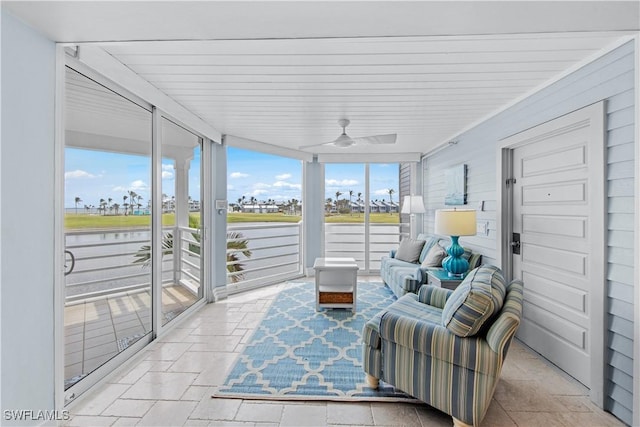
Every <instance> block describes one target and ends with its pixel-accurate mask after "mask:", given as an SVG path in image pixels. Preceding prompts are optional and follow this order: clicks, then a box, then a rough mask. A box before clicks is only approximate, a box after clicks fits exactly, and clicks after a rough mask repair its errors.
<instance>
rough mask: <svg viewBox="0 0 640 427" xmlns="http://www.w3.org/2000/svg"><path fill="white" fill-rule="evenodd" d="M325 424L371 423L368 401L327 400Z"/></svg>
mask: <svg viewBox="0 0 640 427" xmlns="http://www.w3.org/2000/svg"><path fill="white" fill-rule="evenodd" d="M327 424H348V425H356V424H358V425H372V424H373V414H372V413H371V404H370V403H368V402H367V403H357V402H328V403H327Z"/></svg>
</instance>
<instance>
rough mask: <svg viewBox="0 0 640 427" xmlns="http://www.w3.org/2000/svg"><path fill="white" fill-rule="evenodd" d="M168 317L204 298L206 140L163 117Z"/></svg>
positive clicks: (164, 315)
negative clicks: (203, 144) (202, 187)
mask: <svg viewBox="0 0 640 427" xmlns="http://www.w3.org/2000/svg"><path fill="white" fill-rule="evenodd" d="M161 152H162V225H163V233H162V246H163V254H164V255H163V258H162V322H163V324H166V323H167V322H169V321H170V320H172V319H174V318H176V317H177V316H178V315H179V314H180V313H182V312H183V311H184V310H186V309H187V308H189V307H190V306H191V305H193V303H195V302H196V301H197V300H198V299H200V298H202V295H203V293H202V289H203V288H202V286H201V280H200V279H201V277H203V276H202V266H203V262H202V260H203V252H202V251H203V247H202V245H201V236H202V233H201V206H202V203H201V195H200V193H201V192H200V177H201V169H200V168H201V157H202V155H201V153H202V147H201V141H200V139H199V138H198V137H197V136H196V135H194V134H193V133H191V132H189V131H187V130H186V129H184V128H182V127H180V126H178V125H176V124H175V123H173V122H171V121H169V120H167V119H164V118H163V119H162V150H161Z"/></svg>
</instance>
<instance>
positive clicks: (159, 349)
mask: <svg viewBox="0 0 640 427" xmlns="http://www.w3.org/2000/svg"><path fill="white" fill-rule="evenodd" d="M189 347H191V344H189V343H171V342H168V343H158V345H156V346H155V347H154V348H153V351H152V352H151V353H149V355H148V356H147V360H173V361H175V360H178V358H179V357H180V356H182V354H183V353H184V352H185V351H187V350H188V349H189Z"/></svg>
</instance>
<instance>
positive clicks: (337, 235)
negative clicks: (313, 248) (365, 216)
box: [325, 223, 403, 272]
mask: <svg viewBox="0 0 640 427" xmlns="http://www.w3.org/2000/svg"><path fill="white" fill-rule="evenodd" d="M402 225H403V224H395V223H390V224H384V223H373V224H369V236H368V239H366V237H367V236H365V233H366V228H365V224H364V223H325V256H327V257H349V258H354V259H355V260H356V263H357V264H358V266H359V267H360V269H362V270H363V271H366V272H378V271H380V258H382V256H384V255H387V254H388V253H389V251H390V250H391V249H395V248H397V247H398V243H399V242H400V239H401V238H402V237H403V233H402V232H401V227H402ZM367 264H368V265H367Z"/></svg>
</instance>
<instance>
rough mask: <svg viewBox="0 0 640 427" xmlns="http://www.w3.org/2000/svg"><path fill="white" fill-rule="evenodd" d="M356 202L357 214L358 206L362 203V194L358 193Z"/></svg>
mask: <svg viewBox="0 0 640 427" xmlns="http://www.w3.org/2000/svg"><path fill="white" fill-rule="evenodd" d="M356 201H357V202H358V214H359V213H360V211H361V209H360V204H361V203H362V193H358V200H356Z"/></svg>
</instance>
